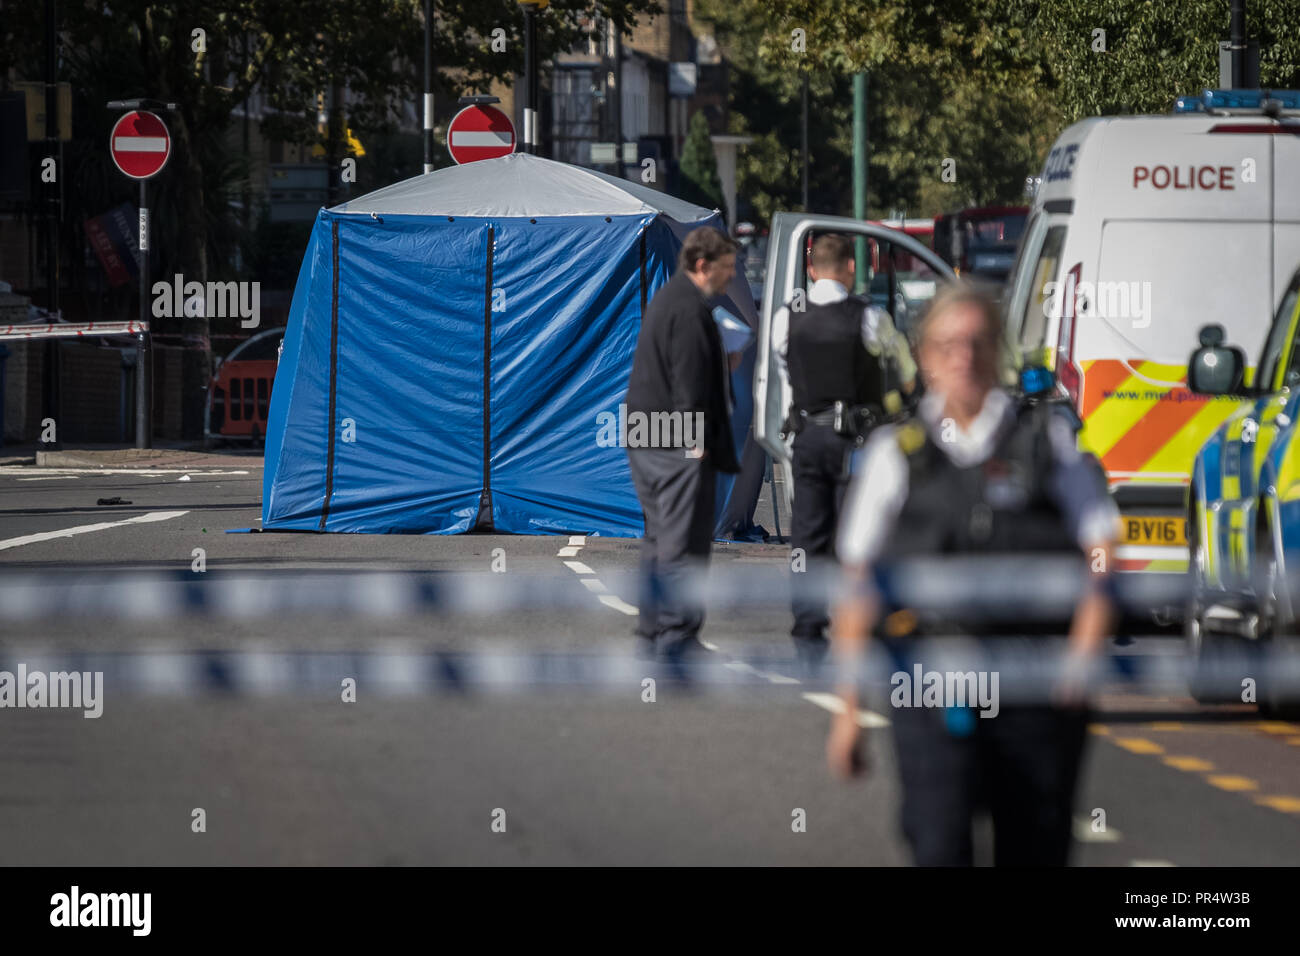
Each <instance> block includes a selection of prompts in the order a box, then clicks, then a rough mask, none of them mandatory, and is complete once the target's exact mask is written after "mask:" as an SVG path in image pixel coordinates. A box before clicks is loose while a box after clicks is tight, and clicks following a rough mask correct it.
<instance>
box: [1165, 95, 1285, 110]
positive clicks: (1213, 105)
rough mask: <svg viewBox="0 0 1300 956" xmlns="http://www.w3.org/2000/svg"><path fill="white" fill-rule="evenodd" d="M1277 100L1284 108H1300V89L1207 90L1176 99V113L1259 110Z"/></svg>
mask: <svg viewBox="0 0 1300 956" xmlns="http://www.w3.org/2000/svg"><path fill="white" fill-rule="evenodd" d="M1265 100H1275V101H1276V102H1277V103H1278V104H1280V106H1281V108H1282V109H1284V110H1300V90H1206V91H1205V92H1203V93H1202V94H1201V95H1200V96H1180V97H1178V99H1176V100H1174V112H1175V113H1210V112H1218V111H1221V110H1258V111H1260V112H1263V109H1264V101H1265Z"/></svg>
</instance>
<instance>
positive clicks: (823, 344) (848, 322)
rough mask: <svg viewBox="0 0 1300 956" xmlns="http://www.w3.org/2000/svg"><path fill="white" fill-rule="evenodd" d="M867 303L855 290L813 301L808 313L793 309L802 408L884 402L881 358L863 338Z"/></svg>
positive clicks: (793, 372)
mask: <svg viewBox="0 0 1300 956" xmlns="http://www.w3.org/2000/svg"><path fill="white" fill-rule="evenodd" d="M866 307H867V302H866V301H865V300H863V299H860V298H858V297H857V296H852V295H851V296H848V297H847V298H845V299H842V300H840V301H839V302H832V303H829V304H824V305H818V304H809V306H808V308H807V310H806V311H805V312H802V313H799V312H794V311H791V313H790V340H789V346H788V347H787V350H786V364H787V366H788V367H789V369H790V388H791V391H792V392H793V401H794V407H795V408H796V409H803V410H805V411H807V412H809V413H813V412H820V411H823V410H825V409H827V408H830V407H831V406H832V405H834V404H835V403H836V402H837V401H842V402H845V403H847V404H849V405H879V404H881V402H882V400H883V395H884V386H885V378H884V374H883V371H882V368H881V359H880V358H878V357H877V356H874V355H872V354H871V353H870V352H869V351H868V350H867V347H866V346H865V345H864V344H863V342H862V313H863V311H864V310H865V309H866Z"/></svg>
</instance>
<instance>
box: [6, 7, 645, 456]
mask: <svg viewBox="0 0 1300 956" xmlns="http://www.w3.org/2000/svg"><path fill="white" fill-rule="evenodd" d="M423 6H424V5H423V3H422V2H421V0H347V2H340V0H298V2H288V3H286V2H283V0H205V2H204V3H202V4H198V3H193V2H187V0H113V2H112V3H111V4H106V3H90V2H84V0H82V2H62V3H60V4H59V5H58V9H59V17H60V20H59V29H60V33H61V39H62V54H61V61H60V75H59V77H58V78H59V79H60V80H66V81H69V82H71V84H72V87H73V95H74V104H73V142H71V143H69V144H68V146H67V148H66V149H65V153H64V164H65V167H66V169H64V170H61V171H60V177H61V180H62V181H63V182H64V183H67V184H70V185H69V188H65V190H64V197H65V206H64V216H63V223H62V230H61V231H62V246H63V249H64V253H63V256H62V258H63V260H64V261H65V262H76V261H78V260H79V259H80V258H81V248H82V241H81V237H80V233H79V227H80V223H81V222H83V221H84V219H86V218H87V217H89V216H93V215H97V214H99V213H101V212H103V211H104V210H105V209H108V208H111V207H112V206H114V205H117V204H118V203H121V202H123V201H134V188H133V187H134V184H132V183H130V182H129V181H127V180H126V179H125V177H122V176H120V175H118V174H117V173H116V171H115V170H114V169H113V166H112V162H111V160H110V158H109V155H108V148H107V143H108V136H109V130H110V128H111V125H112V123H113V121H114V120H115V119H116V117H115V116H114V115H112V114H110V113H109V112H108V110H106V109H105V104H106V103H107V101H108V100H111V99H123V98H131V97H137V96H144V97H151V98H156V99H161V100H164V101H169V102H175V103H176V104H177V106H178V108H177V110H176V111H175V112H174V113H171V114H169V115H168V116H166V117H165V119H166V121H167V123H168V126H169V128H170V130H171V134H172V140H173V150H174V154H173V156H172V157H171V159H170V160H169V161H168V165H167V168H166V169H165V170H164V171H163V173H162V174H161V175H160V176H159V177H158V178H157V179H155V180H154V181H153V183H151V185H150V194H151V205H152V206H153V221H154V224H155V227H156V228H155V245H156V246H157V247H158V249H159V252H160V255H161V264H160V265H161V267H160V269H159V273H160V274H161V275H164V276H166V275H170V274H172V273H177V272H179V273H182V274H183V275H184V276H185V277H186V279H187V280H194V281H199V282H206V281H208V279H210V278H213V279H216V278H221V279H223V280H224V279H229V278H233V277H235V276H234V275H233V266H232V265H231V262H232V258H233V255H234V251H235V248H236V245H237V244H238V242H239V239H240V235H241V219H243V220H244V225H247V223H248V221H249V220H250V219H251V220H254V221H255V220H256V218H257V217H256V216H254V215H252V211H251V210H249V211H248V214H247V215H241V213H240V212H239V211H238V209H237V207H236V205H235V204H236V202H237V201H238V200H239V198H240V196H241V193H243V194H244V195H246V194H247V189H246V182H247V176H248V167H247V164H246V163H245V162H244V157H242V156H240V155H239V154H238V153H237V152H236V151H235V150H234V149H232V147H231V144H230V143H229V141H228V138H229V137H228V133H229V131H230V128H231V123H232V116H233V114H234V113H235V112H236V111H237V110H240V109H243V108H245V107H246V106H247V105H248V104H249V103H250V98H251V97H252V96H253V95H254V94H257V96H258V97H259V98H260V99H261V101H262V105H263V106H264V107H265V111H264V118H263V119H262V120H261V126H262V131H263V132H264V133H265V134H266V135H267V136H268V137H271V138H274V139H278V140H281V141H284V142H290V143H299V144H303V145H320V146H322V147H324V149H325V154H326V155H327V156H328V157H331V158H332V159H333V160H334V161H336V162H338V161H341V159H342V156H343V155H344V152H345V149H344V146H343V145H342V141H343V138H344V131H345V129H346V128H351V129H353V130H354V131H356V132H358V133H359V134H361V135H364V136H370V135H387V134H391V133H393V132H394V131H395V130H396V128H397V124H398V119H399V116H400V115H401V111H402V110H403V108H404V107H406V106H408V105H409V104H414V103H415V102H417V101H418V98H419V91H421V90H422V89H423V76H422V65H423V54H422V37H423V30H424V24H423V13H422V11H423ZM657 7H658V4H657V0H552V3H551V4H550V6H549V7H548V9H547V10H546V11H545V13H544V14H543V15H541V16H539V17H538V43H539V46H540V48H541V50H542V51H543V55H545V54H546V53H547V52H548V51H556V50H567V49H569V48H571V47H572V46H573V45H574V44H575V43H576V42H578V40H579V39H581V38H582V37H583V36H585V27H584V22H583V21H584V19H586V18H589V17H590V16H591V15H593V14H599V15H602V16H608V17H610V18H611V19H613V20H615V22H619V23H631V22H634V21H635V19H636V17H637V15H638V14H639V13H642V12H645V11H649V10H654V9H657ZM436 10H437V31H436V41H435V49H434V58H435V63H436V64H437V68H438V75H437V79H436V84H435V85H436V93H437V96H438V99H439V100H440V101H441V102H444V103H446V102H448V101H449V100H452V99H454V97H455V96H456V95H458V94H461V93H466V92H481V91H483V90H485V89H486V88H487V86H488V85H489V84H490V83H491V82H492V81H493V80H503V79H508V78H509V77H510V76H511V75H512V74H515V73H518V72H519V71H521V70H522V66H523V16H522V14H521V13H520V10H519V7H518V5H517V3H515V2H514V0H438V2H437V3H436ZM0 14H2V15H0V76H6V75H10V73H11V72H12V74H13V75H16V76H18V77H19V78H23V79H38V78H40V77H42V76H43V50H44V44H43V36H44V4H42V3H32V2H19V3H16V4H15V3H0ZM498 28H500V29H501V30H503V31H504V33H505V38H506V45H505V51H504V52H498V51H497V50H494V49H493V46H492V43H491V37H492V33H493V31H494V30H496V29H498ZM344 91H346V98H347V102H346V104H344V102H343V100H344ZM318 96H324V97H325V102H326V108H327V110H328V112H329V114H330V118H329V122H327V123H326V124H325V128H324V130H323V131H322V128H321V124H320V123H319V120H318V116H317V110H318V105H317V104H318ZM344 112H346V117H345V116H344ZM386 155H387V156H388V157H389V158H393V157H395V156H397V155H399V151H397V150H388V151H386ZM360 165H364V164H360ZM419 171H420V166H419V165H418V164H417V165H414V166H413V168H411V169H410V170H409V174H411V175H414V174H415V173H418V172H419ZM394 172H398V170H397V169H394ZM331 175H332V176H333V177H335V180H336V181H337V177H338V175H339V170H338V169H337V167H333V168H331ZM366 178H367V177H366V176H365V175H364V174H363V175H360V176H358V179H359V180H362V181H364V180H365V179H366ZM376 184H378V183H376ZM245 261H253V262H259V261H262V259H261V257H260V256H251V257H246V260H245ZM240 277H241V278H244V277H247V278H251V279H257V278H258V276H256V275H251V276H240ZM124 311H125V309H124ZM173 325H174V328H173V329H167V331H182V330H183V332H184V333H185V335H186V336H187V338H188V339H189V340H190V341H191V343H192V345H193V347H191V348H187V350H186V353H185V361H184V372H185V375H184V378H185V384H184V401H185V415H184V419H185V431H186V434H187V435H190V436H193V435H196V434H197V433H198V429H199V428H200V426H201V422H202V399H203V387H204V386H205V385H206V383H207V378H208V374H209V369H210V352H209V349H208V344H207V343H208V335H209V327H208V321H207V320H206V319H186V320H185V321H184V326H183V329H182V326H181V324H180V321H179V320H175V321H174V323H173Z"/></svg>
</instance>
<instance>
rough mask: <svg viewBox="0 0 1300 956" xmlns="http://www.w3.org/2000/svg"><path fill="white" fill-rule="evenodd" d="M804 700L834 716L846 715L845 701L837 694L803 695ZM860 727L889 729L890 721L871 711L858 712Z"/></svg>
mask: <svg viewBox="0 0 1300 956" xmlns="http://www.w3.org/2000/svg"><path fill="white" fill-rule="evenodd" d="M803 699H804V700H806V701H808V703H810V704H816V705H817V706H818V707H820V708H821V709H822V710H829V711H830V712H831V713H832V714H842V713H844V701H843V700H841V699H840V697H839V695H837V694H813V693H808V694H804V695H803ZM857 716H858V726H859V727H888V726H889V721H888V720H887V719H886V718H884V717H882V716H880V715H879V714H877V713H875V712H874V711H870V710H859V711H858V715H857Z"/></svg>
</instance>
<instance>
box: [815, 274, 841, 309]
mask: <svg viewBox="0 0 1300 956" xmlns="http://www.w3.org/2000/svg"><path fill="white" fill-rule="evenodd" d="M848 297H849V290H848V289H846V288H844V286H843V285H842V284H841V283H839V282H836V281H835V280H834V279H817V280H816V281H815V282H813V284H812V288H811V289H809V290H808V301H809V302H812V303H813V304H814V305H830V304H831V303H832V302H839V301H841V300H843V299H847V298H848Z"/></svg>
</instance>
